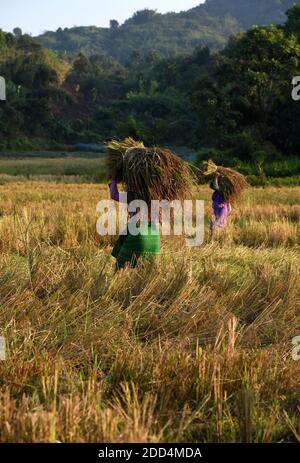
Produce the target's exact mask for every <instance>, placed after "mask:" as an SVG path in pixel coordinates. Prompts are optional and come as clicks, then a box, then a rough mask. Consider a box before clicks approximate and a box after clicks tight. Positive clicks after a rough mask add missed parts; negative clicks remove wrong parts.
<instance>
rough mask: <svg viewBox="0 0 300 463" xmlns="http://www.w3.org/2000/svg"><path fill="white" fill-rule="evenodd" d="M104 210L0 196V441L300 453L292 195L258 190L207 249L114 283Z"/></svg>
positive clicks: (78, 200) (62, 195) (62, 192)
mask: <svg viewBox="0 0 300 463" xmlns="http://www.w3.org/2000/svg"><path fill="white" fill-rule="evenodd" d="M210 194H211V193H210V191H209V189H208V188H204V187H200V188H199V190H198V191H197V197H198V198H202V199H205V200H206V203H205V204H206V206H205V207H206V212H207V214H206V215H207V223H206V232H207V231H208V219H209V212H210ZM104 197H107V189H106V186H105V185H95V184H75V183H74V184H63V183H61V184H56V183H49V182H41V181H17V180H16V179H14V180H11V181H9V182H8V181H2V182H0V335H1V336H4V337H5V339H6V344H7V359H6V360H5V361H2V362H0V441H2V442H75V441H77V442H78V441H79V442H91V441H98V442H133V441H135V442H161V441H164V442H166V441H168V442H174V441H177V442H183V441H185V442H241V441H242V442H276V441H289V442H290V441H291V442H295V441H299V440H300V361H298V362H297V361H294V360H293V359H292V356H291V351H292V339H293V338H294V337H295V336H299V335H300V225H299V218H300V188H278V189H275V188H268V189H252V190H250V191H249V192H247V193H246V194H245V195H244V197H243V199H242V201H241V203H240V204H239V206H238V207H237V208H236V209H235V210H234V212H233V215H232V219H231V224H230V226H229V228H228V230H227V231H226V233H224V234H223V235H222V236H220V237H219V238H217V239H216V241H215V242H214V243H209V241H208V239H206V242H205V243H204V244H203V246H201V247H199V248H192V249H188V250H187V248H185V246H184V243H183V241H182V239H180V238H164V239H163V246H162V255H161V257H160V258H159V259H158V260H157V262H156V263H155V265H154V266H152V267H150V266H149V263H148V264H146V263H145V264H144V263H141V264H140V266H139V268H137V269H135V270H125V271H123V272H121V273H118V274H115V273H114V263H113V259H112V258H111V257H110V250H111V245H112V239H111V238H108V237H105V238H100V237H98V236H97V234H96V229H95V224H96V219H97V214H96V211H95V209H96V204H97V202H98V201H99V199H100V198H104ZM206 234H207V235H208V233H206Z"/></svg>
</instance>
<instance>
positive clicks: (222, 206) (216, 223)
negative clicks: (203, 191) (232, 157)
mask: <svg viewBox="0 0 300 463" xmlns="http://www.w3.org/2000/svg"><path fill="white" fill-rule="evenodd" d="M219 177H220V174H219V173H218V172H217V173H216V175H215V178H214V179H213V180H212V181H211V183H210V187H211V189H212V190H214V193H213V195H212V207H213V216H212V218H211V220H210V231H211V234H213V233H214V230H215V228H216V227H217V228H218V229H219V230H222V229H223V228H225V227H226V225H227V220H228V215H229V214H230V212H231V210H232V207H231V204H230V202H229V201H226V200H225V198H224V194H223V192H222V191H221V189H220V186H219V182H218V179H219Z"/></svg>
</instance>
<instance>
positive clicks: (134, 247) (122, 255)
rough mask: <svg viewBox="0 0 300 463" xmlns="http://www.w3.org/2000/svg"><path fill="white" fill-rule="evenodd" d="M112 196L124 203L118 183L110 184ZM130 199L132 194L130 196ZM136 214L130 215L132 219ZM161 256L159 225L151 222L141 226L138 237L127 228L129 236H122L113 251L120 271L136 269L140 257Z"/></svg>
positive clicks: (113, 181) (112, 182)
mask: <svg viewBox="0 0 300 463" xmlns="http://www.w3.org/2000/svg"><path fill="white" fill-rule="evenodd" d="M108 186H109V190H110V196H111V198H112V199H113V200H115V201H118V202H122V201H121V197H120V193H119V191H118V186H117V182H116V181H115V180H112V181H111V182H109V184H108ZM128 196H129V197H130V194H128ZM134 215H135V213H133V214H132V213H131V214H130V218H132V217H133V216H134ZM158 254H160V233H159V225H158V224H154V223H152V222H151V220H150V218H149V220H148V222H147V221H146V222H144V223H142V225H141V228H140V230H139V234H138V235H133V234H131V233H130V230H129V227H127V234H126V235H120V236H119V238H118V240H117V242H116V244H115V246H114V248H113V250H112V256H113V257H115V259H116V261H117V262H116V268H117V270H120V269H121V268H124V267H125V266H129V267H131V268H134V267H136V265H137V263H138V260H139V259H140V257H143V258H151V257H153V256H155V255H158Z"/></svg>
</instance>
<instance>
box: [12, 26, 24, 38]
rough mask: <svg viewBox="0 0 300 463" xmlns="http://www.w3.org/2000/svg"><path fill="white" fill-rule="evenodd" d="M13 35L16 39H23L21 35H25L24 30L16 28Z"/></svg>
mask: <svg viewBox="0 0 300 463" xmlns="http://www.w3.org/2000/svg"><path fill="white" fill-rule="evenodd" d="M13 33H14V35H15V36H16V37H21V35H23V32H22V29H21V28H20V27H15V28H14V30H13Z"/></svg>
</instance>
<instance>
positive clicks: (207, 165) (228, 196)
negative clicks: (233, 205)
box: [201, 160, 249, 202]
mask: <svg viewBox="0 0 300 463" xmlns="http://www.w3.org/2000/svg"><path fill="white" fill-rule="evenodd" d="M201 173H202V178H203V179H205V180H206V181H207V180H209V181H211V180H212V179H213V178H214V177H215V175H216V174H219V177H218V183H219V188H220V190H221V191H222V193H223V195H224V198H225V200H226V201H231V202H234V201H235V200H237V199H238V197H239V196H240V195H241V193H242V192H243V191H244V190H245V189H246V188H248V186H249V185H248V182H247V180H246V178H245V177H244V175H242V174H240V173H239V172H236V171H235V170H233V169H230V168H229V167H222V166H217V165H216V164H215V163H214V162H213V161H211V160H209V161H205V162H203V165H202V169H201Z"/></svg>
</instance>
